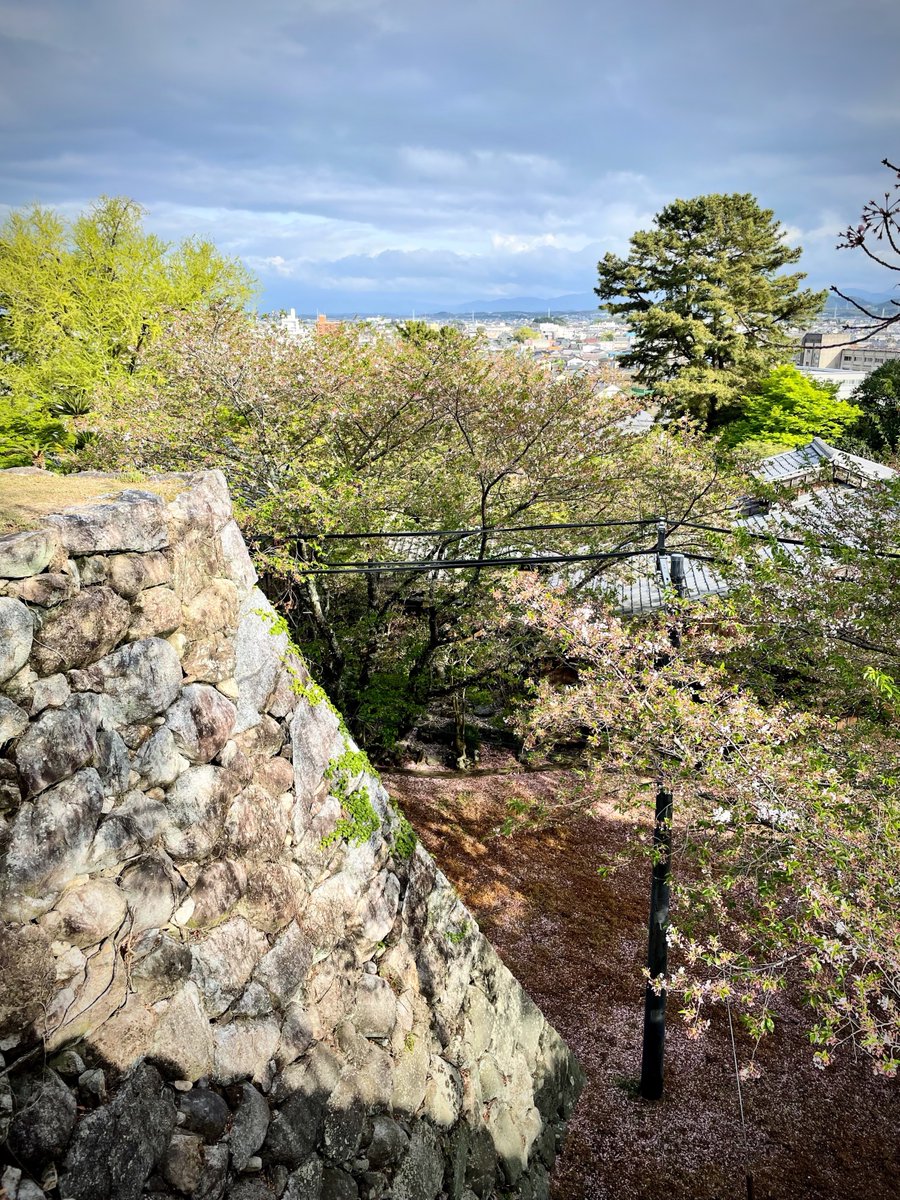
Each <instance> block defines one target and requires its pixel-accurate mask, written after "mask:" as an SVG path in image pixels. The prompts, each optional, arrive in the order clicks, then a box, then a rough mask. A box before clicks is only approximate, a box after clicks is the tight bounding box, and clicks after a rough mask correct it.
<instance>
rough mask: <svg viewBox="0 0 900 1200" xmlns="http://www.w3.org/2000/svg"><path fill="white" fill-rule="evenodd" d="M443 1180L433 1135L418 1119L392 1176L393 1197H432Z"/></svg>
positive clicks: (420, 1199) (425, 1199)
mask: <svg viewBox="0 0 900 1200" xmlns="http://www.w3.org/2000/svg"><path fill="white" fill-rule="evenodd" d="M443 1181H444V1156H443V1154H442V1152H441V1147H440V1143H439V1141H438V1138H437V1134H436V1133H435V1132H434V1130H433V1129H432V1128H431V1126H430V1125H427V1124H425V1123H424V1122H420V1123H419V1124H418V1125H416V1128H415V1129H414V1130H413V1135H412V1137H411V1138H410V1141H409V1150H408V1151H407V1153H406V1157H405V1158H404V1160H403V1162H402V1163H401V1164H400V1169H399V1171H398V1172H397V1174H396V1176H395V1177H394V1185H393V1195H394V1198H395V1200H434V1197H435V1196H436V1195H437V1194H438V1192H439V1191H440V1190H441V1184H442V1183H443Z"/></svg>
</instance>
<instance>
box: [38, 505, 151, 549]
mask: <svg viewBox="0 0 900 1200" xmlns="http://www.w3.org/2000/svg"><path fill="white" fill-rule="evenodd" d="M46 523H47V525H48V526H49V527H50V528H52V529H54V530H56V532H57V533H58V534H59V539H60V541H61V543H62V545H63V547H64V548H65V549H66V550H68V551H69V553H70V554H97V553H99V552H101V551H102V552H104V553H107V552H109V551H111V550H140V551H145V550H160V549H162V548H163V547H164V546H166V545H168V541H169V537H168V531H167V528H166V523H165V502H164V501H163V500H162V498H161V497H160V496H156V495H154V494H153V493H152V492H140V491H136V490H135V491H124V492H120V493H119V494H118V495H117V496H116V497H115V498H114V499H110V500H103V501H98V502H97V503H95V504H82V505H79V506H78V507H77V508H69V509H66V510H65V512H62V513H58V514H55V515H54V516H52V517H48V518H47V521H46Z"/></svg>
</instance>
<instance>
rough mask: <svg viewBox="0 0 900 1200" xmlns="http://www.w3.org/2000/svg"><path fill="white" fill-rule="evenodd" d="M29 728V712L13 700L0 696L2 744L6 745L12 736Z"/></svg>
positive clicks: (0, 738) (0, 735) (0, 739)
mask: <svg viewBox="0 0 900 1200" xmlns="http://www.w3.org/2000/svg"><path fill="white" fill-rule="evenodd" d="M27 728H28V713H27V712H26V711H25V709H24V708H19V706H18V704H14V703H13V702H12V700H7V698H6V697H5V696H0V746H5V745H6V743H7V742H8V741H10V740H11V739H12V738H16V737H18V736H19V734H20V733H22V732H23V730H25V729H27Z"/></svg>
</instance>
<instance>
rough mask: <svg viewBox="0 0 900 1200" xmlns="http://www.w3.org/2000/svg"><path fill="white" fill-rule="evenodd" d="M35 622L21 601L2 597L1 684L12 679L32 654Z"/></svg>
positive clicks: (0, 624)
mask: <svg viewBox="0 0 900 1200" xmlns="http://www.w3.org/2000/svg"><path fill="white" fill-rule="evenodd" d="M33 638H34V621H33V620H32V616H31V613H30V612H29V611H28V609H27V608H26V607H25V605H24V604H23V603H22V602H21V601H20V600H13V599H11V597H9V596H0V683H5V682H6V680H7V679H11V678H12V676H13V675H15V674H16V673H17V672H18V671H19V670H20V669H21V668H22V667H24V665H25V663H26V662H28V656H29V654H31V646H32V641H33Z"/></svg>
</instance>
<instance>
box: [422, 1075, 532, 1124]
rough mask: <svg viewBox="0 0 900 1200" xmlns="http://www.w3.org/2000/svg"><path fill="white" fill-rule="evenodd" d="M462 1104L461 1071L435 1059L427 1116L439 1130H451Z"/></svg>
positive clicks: (427, 1094) (426, 1097)
mask: <svg viewBox="0 0 900 1200" xmlns="http://www.w3.org/2000/svg"><path fill="white" fill-rule="evenodd" d="M529 1098H530V1097H529ZM485 1099H486V1097H485ZM462 1103H463V1085H462V1079H461V1077H460V1074H459V1071H457V1070H456V1068H455V1067H454V1066H451V1064H450V1063H448V1062H445V1061H444V1059H442V1058H433V1059H432V1060H431V1077H430V1079H429V1080H428V1084H427V1086H426V1088H425V1109H424V1112H425V1116H426V1117H428V1119H429V1120H430V1121H431V1122H432V1124H433V1125H436V1126H437V1127H438V1128H439V1129H450V1128H451V1126H452V1125H453V1124H454V1123H455V1122H456V1119H457V1118H458V1117H459V1114H460V1110H461V1109H462Z"/></svg>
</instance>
